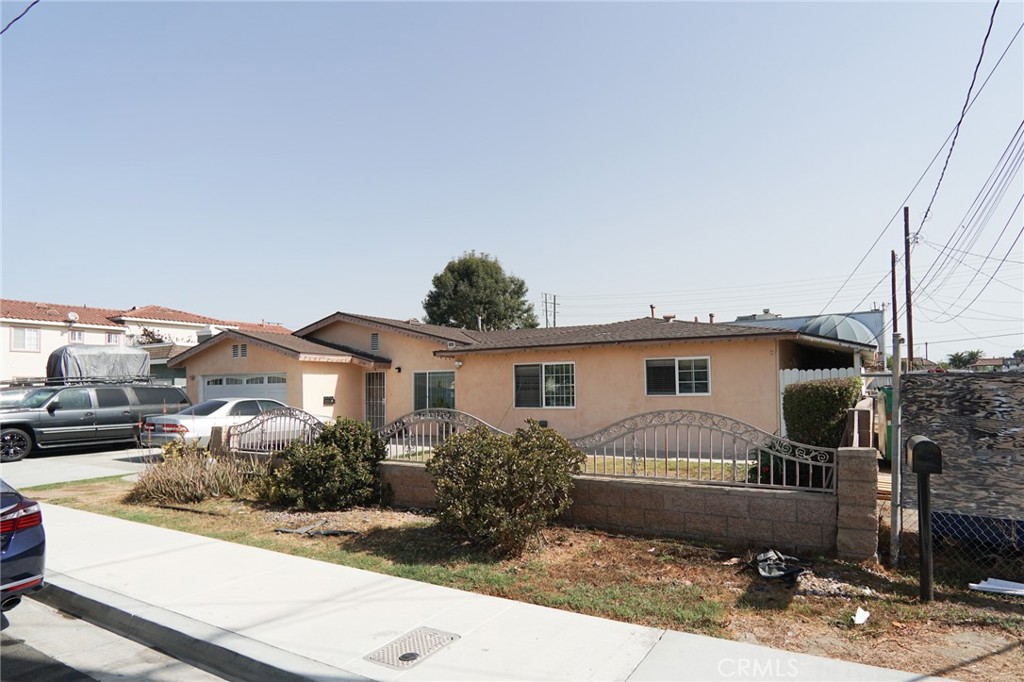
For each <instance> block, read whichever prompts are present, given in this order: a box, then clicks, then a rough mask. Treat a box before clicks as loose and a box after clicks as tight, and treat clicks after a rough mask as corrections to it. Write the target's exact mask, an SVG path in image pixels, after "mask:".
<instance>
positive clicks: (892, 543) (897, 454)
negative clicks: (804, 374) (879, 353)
mask: <svg viewBox="0 0 1024 682" xmlns="http://www.w3.org/2000/svg"><path fill="white" fill-rule="evenodd" d="M902 342H903V339H902V337H901V336H900V335H899V334H893V335H892V453H891V454H890V457H889V466H890V472H891V481H892V483H891V487H892V493H891V494H890V502H889V506H890V514H889V530H890V532H889V568H896V567H897V566H898V565H899V560H900V540H901V539H902V538H901V535H902V533H903V515H902V508H901V505H900V478H901V476H900V474H901V473H902V472H901V469H902V466H903V464H902V463H903V422H902V419H901V417H900V406H901V403H900V362H901V360H900V344H901V343H902Z"/></svg>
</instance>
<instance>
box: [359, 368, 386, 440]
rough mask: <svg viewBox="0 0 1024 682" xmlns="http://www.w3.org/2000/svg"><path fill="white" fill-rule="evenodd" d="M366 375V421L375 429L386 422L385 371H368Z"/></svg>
mask: <svg viewBox="0 0 1024 682" xmlns="http://www.w3.org/2000/svg"><path fill="white" fill-rule="evenodd" d="M364 376H366V421H368V422H370V427H371V428H373V429H379V428H382V427H383V426H384V425H385V424H386V423H387V420H386V417H385V411H384V372H367V373H366V374H365V375H364Z"/></svg>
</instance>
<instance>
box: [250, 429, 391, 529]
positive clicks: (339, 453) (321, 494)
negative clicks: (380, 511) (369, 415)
mask: <svg viewBox="0 0 1024 682" xmlns="http://www.w3.org/2000/svg"><path fill="white" fill-rule="evenodd" d="M386 454H387V449H386V447H385V445H384V441H382V440H381V438H380V436H378V435H377V434H376V432H374V430H373V429H372V428H370V426H369V424H366V423H362V422H357V421H355V420H353V419H343V420H338V421H337V422H335V423H334V424H328V425H327V426H326V427H324V430H323V431H322V432H321V433H320V435H319V436H318V437H317V439H316V441H315V442H313V443H312V444H306V443H303V442H301V441H295V442H293V443H291V444H290V445H288V446H287V447H286V448H285V449H284V450H283V451H281V453H279V454H278V455H277V457H276V458H275V463H274V466H273V467H272V469H271V471H270V473H269V474H268V476H267V479H266V480H265V481H264V484H263V485H262V486H261V488H260V490H259V491H258V496H259V497H260V498H261V499H263V500H264V501H267V502H270V503H272V504H280V505H286V506H292V507H298V508H300V509H308V510H314V511H315V510H330V509H344V508H346V507H351V506H354V505H359V504H369V503H372V502H376V501H383V500H382V497H384V496H385V495H386V491H385V490H383V488H382V481H381V477H380V467H379V466H378V464H379V462H380V461H381V460H382V459H384V457H385V456H386Z"/></svg>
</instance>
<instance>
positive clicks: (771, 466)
mask: <svg viewBox="0 0 1024 682" xmlns="http://www.w3.org/2000/svg"><path fill="white" fill-rule="evenodd" d="M570 442H571V443H572V444H573V445H574V446H575V447H577V448H579V449H580V450H582V451H583V452H584V453H585V454H586V455H587V461H586V464H585V470H584V473H586V474H593V475H600V476H628V477H650V478H659V479H675V480H686V481H699V482H703V483H718V484H726V485H733V486H753V487H772V488H795V489H803V490H823V491H834V490H835V462H836V451H835V450H834V449H831V448H819V447H814V446H811V445H805V444H803V443H796V442H794V441H790V440H786V439H783V438H779V437H778V436H775V435H773V434H770V433H768V432H766V431H762V430H760V429H758V428H756V427H754V426H751V425H750V424H746V423H744V422H741V421H737V420H735V419H732V418H730V417H726V416H723V415H719V414H713V413H710V412H700V411H696V410H662V411H658V412H648V413H645V414H640V415H636V416H633V417H629V418H628V419H623V420H622V421H620V422H617V423H615V424H613V425H611V426H609V427H608V428H605V429H602V430H601V431H597V432H595V433H592V434H589V435H587V436H583V437H581V438H576V439H573V440H572V441H570Z"/></svg>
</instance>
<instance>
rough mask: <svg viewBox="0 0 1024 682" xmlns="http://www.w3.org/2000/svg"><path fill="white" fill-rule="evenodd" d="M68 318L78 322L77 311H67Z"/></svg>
mask: <svg viewBox="0 0 1024 682" xmlns="http://www.w3.org/2000/svg"><path fill="white" fill-rule="evenodd" d="M68 319H69V320H70V321H72V322H78V313H76V312H75V311H74V310H72V311H71V312H70V313H68Z"/></svg>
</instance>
